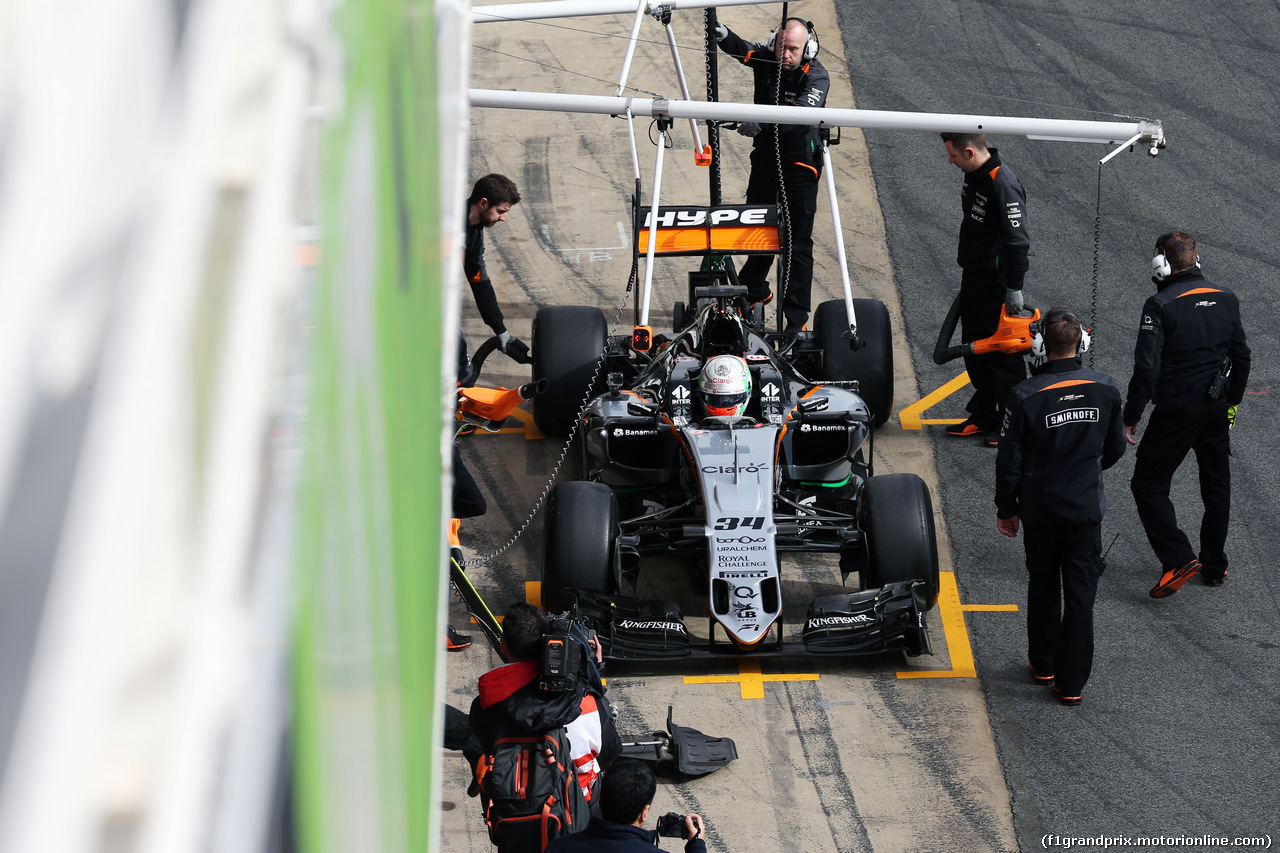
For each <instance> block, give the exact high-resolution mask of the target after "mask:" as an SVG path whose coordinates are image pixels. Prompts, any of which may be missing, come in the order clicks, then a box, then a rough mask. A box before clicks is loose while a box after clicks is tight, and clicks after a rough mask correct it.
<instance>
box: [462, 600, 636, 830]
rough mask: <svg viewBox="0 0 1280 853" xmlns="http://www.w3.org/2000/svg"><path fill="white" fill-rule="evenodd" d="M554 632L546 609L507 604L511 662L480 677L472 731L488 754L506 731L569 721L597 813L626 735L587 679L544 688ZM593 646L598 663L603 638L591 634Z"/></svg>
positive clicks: (531, 731)
mask: <svg viewBox="0 0 1280 853" xmlns="http://www.w3.org/2000/svg"><path fill="white" fill-rule="evenodd" d="M550 632H551V624H550V622H549V621H548V620H547V616H546V614H545V613H543V612H542V611H541V610H539V609H538V608H536V607H534V606H533V605H532V604H528V603H526V602H518V603H515V604H512V605H511V606H510V607H508V608H507V611H506V613H505V614H504V616H503V622H502V648H503V651H504V653H505V654H506V656H507V660H508V661H510V663H508V664H507V665H505V666H500V667H498V668H497V669H494V670H490V671H489V672H486V673H485V674H484V675H482V676H480V685H479V686H480V695H479V696H477V697H476V699H475V701H473V702H472V703H471V731H472V733H473V734H475V736H476V740H477V741H479V743H480V747H481V749H482V750H483V751H484V753H485V754H486V755H487V754H489V753H491V752H492V751H493V745H494V741H495V740H496V739H497V737H500V736H502V735H504V734H506V733H510V732H515V733H520V734H525V735H541V734H545V733H547V732H550V731H553V730H555V729H558V728H559V727H560V726H564V727H565V732H566V734H567V735H568V738H569V751H570V754H571V757H572V758H573V763H574V765H576V767H577V773H578V782H579V784H580V785H581V786H582V792H583V794H584V795H585V796H586V799H587V802H588V803H589V804H590V806H591V812H592V814H597V813H599V789H600V784H599V777H600V771H601V769H602V768H603V767H607V766H608V765H609V763H610V762H611V761H613V760H614V759H615V758H617V757H618V756H619V755H621V754H622V740H621V738H619V737H618V730H617V729H616V728H615V727H614V724H613V709H612V708H611V707H610V705H609V700H607V699H605V698H604V692H603V690H602V689H600V690H597V689H596V688H595V687H593V686H591V685H589V684H588V683H587V680H586V679H585V678H581V679H579V680H578V682H577V684H576V685H575V686H574V687H573V688H572V689H569V690H565V691H562V692H550V691H545V690H542V689H540V688H539V686H538V677H539V676H540V675H542V659H541V658H542V638H543V637H544V636H545V635H546V634H548V633H550ZM591 647H592V650H593V652H594V653H595V656H596V661H597V662H599V661H600V660H601V659H602V658H603V654H602V650H601V647H600V641H599V640H597V639H596V638H595V637H592V638H591ZM497 732H501V733H502V734H495V733H497Z"/></svg>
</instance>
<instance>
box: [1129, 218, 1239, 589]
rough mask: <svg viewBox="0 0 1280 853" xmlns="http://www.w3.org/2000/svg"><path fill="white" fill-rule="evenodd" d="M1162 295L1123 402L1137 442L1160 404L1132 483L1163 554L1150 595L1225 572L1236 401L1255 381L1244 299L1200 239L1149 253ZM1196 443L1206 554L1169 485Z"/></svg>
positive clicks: (1169, 238)
mask: <svg viewBox="0 0 1280 853" xmlns="http://www.w3.org/2000/svg"><path fill="white" fill-rule="evenodd" d="M1151 271H1152V273H1153V274H1152V276H1151V281H1152V282H1154V283H1155V286H1156V290H1157V292H1156V294H1155V295H1154V296H1152V297H1151V298H1149V299H1148V300H1147V301H1146V304H1145V305H1143V306H1142V320H1141V322H1140V323H1139V325H1138V342H1137V345H1136V346H1135V347H1134V350H1133V378H1132V379H1131V380H1130V381H1129V396H1128V399H1127V400H1126V401H1125V406H1124V423H1125V433H1126V437H1127V438H1128V439H1129V443H1130V444H1138V441H1137V434H1138V421H1140V420H1141V419H1142V411H1143V409H1145V408H1146V406H1147V403H1148V402H1150V403H1154V404H1155V409H1154V410H1153V411H1152V412H1151V421H1150V422H1149V423H1148V424H1147V431H1146V434H1145V435H1144V436H1143V437H1142V443H1141V444H1138V455H1137V458H1136V459H1135V460H1134V465H1133V479H1132V480H1131V481H1130V483H1129V488H1130V489H1131V490H1132V491H1133V499H1134V502H1136V503H1137V505H1138V518H1140V519H1142V526H1143V528H1144V529H1145V530H1146V531H1147V539H1148V540H1149V541H1150V542H1151V549H1152V550H1153V551H1155V552H1156V557H1157V558H1158V559H1159V560H1160V566H1161V575H1160V580H1159V582H1158V583H1157V584H1156V585H1155V586H1154V587H1153V588H1152V589H1151V597H1152V598H1165V597H1166V596H1170V595H1173V594H1174V593H1175V592H1177V591H1178V590H1179V589H1180V588H1181V587H1182V585H1183V584H1185V583H1186V582H1187V581H1188V580H1190V579H1191V577H1192V576H1193V575H1195V574H1197V573H1198V574H1199V575H1200V576H1201V578H1202V579H1203V580H1204V583H1205V585H1206V586H1211V587H1217V586H1222V584H1223V583H1224V582H1225V580H1226V576H1227V554H1226V546H1227V525H1228V523H1229V522H1230V520H1231V442H1230V439H1229V436H1228V430H1230V429H1231V427H1232V426H1234V425H1235V413H1236V406H1237V405H1239V403H1240V401H1241V399H1243V397H1244V388H1245V385H1246V384H1247V383H1248V381H1249V364H1250V358H1249V345H1248V344H1247V343H1246V342H1245V335H1244V325H1243V324H1242V323H1241V322H1240V302H1239V301H1238V300H1237V299H1236V295H1235V294H1234V293H1233V292H1232V291H1231V290H1230V288H1227V287H1223V286H1222V285H1217V284H1212V283H1210V282H1208V281H1206V280H1205V277H1204V276H1203V275H1202V274H1201V273H1200V256H1199V253H1198V250H1197V248H1196V241H1195V239H1194V238H1192V236H1191V235H1190V234H1188V233H1186V232H1185V231H1170V232H1169V233H1167V234H1165V235H1163V236H1162V237H1160V239H1159V240H1157V241H1156V253H1155V257H1154V258H1153V259H1152V261H1151ZM1192 450H1194V451H1195V454H1196V465H1197V466H1198V467H1199V469H1200V498H1201V500H1202V501H1203V502H1204V517H1203V519H1202V520H1201V522H1200V554H1199V556H1198V557H1197V555H1196V552H1195V550H1194V549H1193V548H1192V547H1191V541H1190V540H1189V539H1188V538H1187V534H1185V533H1183V532H1182V529H1181V528H1179V527H1178V519H1177V515H1176V513H1175V512H1174V508H1173V501H1171V500H1170V499H1169V486H1170V484H1171V483H1172V482H1173V474H1174V472H1175V471H1177V470H1178V466H1180V465H1181V464H1182V461H1183V460H1184V459H1186V458H1187V452H1188V451H1192Z"/></svg>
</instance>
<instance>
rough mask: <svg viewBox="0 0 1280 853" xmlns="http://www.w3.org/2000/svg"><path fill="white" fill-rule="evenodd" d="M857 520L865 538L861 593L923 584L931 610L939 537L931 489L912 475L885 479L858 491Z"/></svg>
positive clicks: (934, 598)
mask: <svg viewBox="0 0 1280 853" xmlns="http://www.w3.org/2000/svg"><path fill="white" fill-rule="evenodd" d="M860 503H861V506H860V517H861V519H862V530H863V532H864V533H865V534H866V537H867V572H866V576H865V577H864V578H863V579H862V580H863V584H862V586H863V589H879V588H880V587H882V586H885V585H886V584H891V583H900V582H902V581H916V580H919V581H924V582H925V587H926V592H925V597H926V600H927V602H928V604H927V607H926V609H929V610H932V609H933V606H934V604H936V603H937V601H938V590H939V586H940V581H939V577H938V536H937V531H936V530H935V529H934V526H933V500H932V499H931V498H930V497H929V487H928V486H926V485H925V483H924V480H921V479H920V478H919V477H917V476H916V475H915V474H883V475H881V476H879V477H872V478H871V479H870V480H867V484H866V486H864V487H863V489H862V497H861V501H860Z"/></svg>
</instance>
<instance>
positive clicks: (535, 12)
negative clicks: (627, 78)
mask: <svg viewBox="0 0 1280 853" xmlns="http://www.w3.org/2000/svg"><path fill="white" fill-rule="evenodd" d="M777 2H778V0H661V2H654V3H644V4H643V7H644V11H645V12H646V13H648V12H653V11H654V10H656V9H658V8H663V9H671V10H672V11H675V10H677V9H706V8H716V7H720V6H764V5H766V4H774V3H777ZM791 2H793V3H794V2H797V0H791ZM633 9H635V4H634V3H632V2H630V0H598V2H597V0H548V2H545V3H502V4H496V5H493V6H475V7H473V8H472V10H471V23H473V24H492V23H497V22H500V21H543V20H548V19H550V18H580V17H582V18H585V17H590V16H594V15H625V14H626V13H628V12H630V11H632V10H633Z"/></svg>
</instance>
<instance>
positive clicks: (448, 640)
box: [444, 625, 471, 652]
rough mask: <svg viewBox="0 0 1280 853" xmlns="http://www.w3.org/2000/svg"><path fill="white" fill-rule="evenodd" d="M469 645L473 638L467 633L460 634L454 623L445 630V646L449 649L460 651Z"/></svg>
mask: <svg viewBox="0 0 1280 853" xmlns="http://www.w3.org/2000/svg"><path fill="white" fill-rule="evenodd" d="M469 645H471V638H470V637H468V636H467V635H466V634H459V633H458V632H457V631H455V630H454V628H453V626H452V625H450V626H449V628H448V630H446V631H445V632H444V647H445V649H446V650H447V651H451V652H460V651H462V650H463V649H465V648H466V647H467V646H469Z"/></svg>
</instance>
